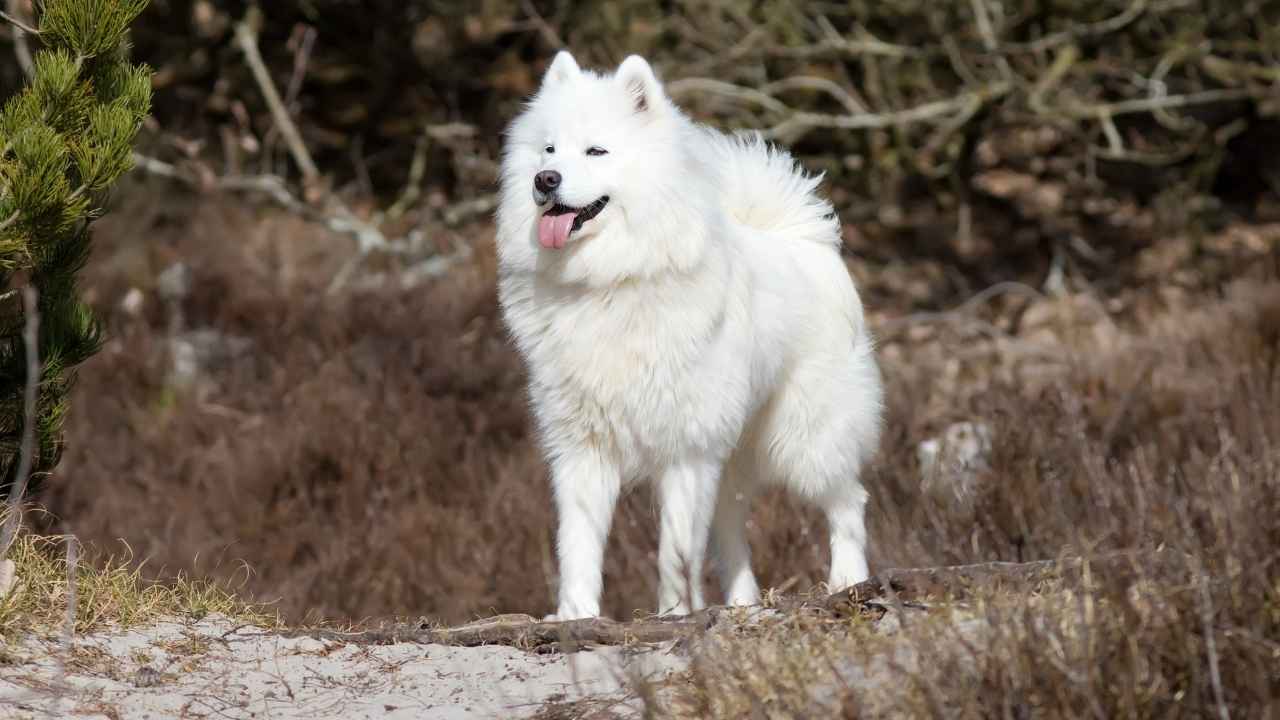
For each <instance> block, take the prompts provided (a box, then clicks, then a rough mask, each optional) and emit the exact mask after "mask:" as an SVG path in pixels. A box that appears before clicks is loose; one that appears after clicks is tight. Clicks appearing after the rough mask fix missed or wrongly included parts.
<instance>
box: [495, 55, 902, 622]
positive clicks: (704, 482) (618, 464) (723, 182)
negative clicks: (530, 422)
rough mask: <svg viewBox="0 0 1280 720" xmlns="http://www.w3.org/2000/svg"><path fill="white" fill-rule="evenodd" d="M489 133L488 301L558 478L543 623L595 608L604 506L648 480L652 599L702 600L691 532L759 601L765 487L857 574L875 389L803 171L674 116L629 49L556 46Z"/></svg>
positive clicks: (686, 607) (852, 297)
mask: <svg viewBox="0 0 1280 720" xmlns="http://www.w3.org/2000/svg"><path fill="white" fill-rule="evenodd" d="M505 142H506V147H505V150H504V154H503V163H502V178H501V202H500V205H499V207H498V210H497V218H498V237H497V243H498V256H499V268H500V269H499V274H500V279H499V296H500V299H501V302H502V308H503V313H504V317H505V320H506V322H507V324H508V326H509V327H510V329H511V332H512V335H513V337H514V339H515V343H516V345H517V347H518V349H519V351H520V353H521V355H522V356H523V358H524V360H525V362H526V363H527V365H528V368H529V374H530V383H529V393H530V399H531V401H532V407H533V414H534V417H535V418H536V422H537V428H538V431H539V439H540V443H541V446H542V448H543V450H544V453H545V456H546V458H547V460H548V462H549V464H550V469H551V475H552V481H553V484H554V489H555V502H556V508H557V512H558V516H559V528H558V534H557V554H558V557H559V569H560V582H559V607H558V610H557V612H556V614H555V615H554V616H553V617H554V618H558V619H569V618H579V617H590V616H596V615H599V613H600V592H601V585H602V579H601V572H602V569H601V568H602V564H603V554H604V547H605V540H606V538H607V536H608V533H609V525H610V521H611V519H612V516H613V511H614V505H615V503H616V501H617V499H618V495H619V493H620V492H621V490H622V489H623V488H625V487H626V486H627V485H628V484H630V483H633V482H636V481H640V480H646V479H647V480H652V481H653V482H654V483H655V485H656V492H657V495H658V498H659V499H660V501H661V531H660V541H659V551H658V563H659V589H658V611H659V612H663V613H687V612H689V611H690V610H695V609H698V608H700V607H703V600H702V592H701V590H700V584H701V583H700V578H701V570H702V559H703V556H704V555H705V553H706V548H707V541H708V539H709V536H710V540H711V544H712V550H713V554H714V557H715V560H716V569H717V571H718V574H719V578H720V581H721V584H722V587H723V589H724V593H725V600H726V602H728V603H733V604H753V603H755V602H757V601H758V599H759V589H758V587H757V585H756V580H755V577H754V575H753V574H752V571H751V567H750V557H749V551H748V547H747V540H746V534H745V533H746V517H747V510H748V506H749V502H750V500H751V497H752V495H753V493H755V491H756V490H757V489H759V488H761V487H764V486H767V485H769V484H781V485H783V486H785V487H787V488H789V489H790V490H791V491H793V492H795V493H798V494H799V495H800V496H802V497H805V498H808V499H809V500H810V501H812V502H814V503H816V504H817V505H818V506H819V507H820V508H821V509H822V510H823V511H824V512H825V513H826V516H827V520H828V522H829V527H830V531H831V571H830V578H829V584H830V586H831V587H832V589H835V588H838V587H845V586H848V585H850V584H852V583H855V582H858V581H861V580H863V579H865V578H866V577H867V562H866V559H865V547H866V530H865V526H864V521H863V517H864V511H865V507H866V501H867V493H866V491H865V490H864V488H863V485H862V483H861V482H860V480H859V472H860V471H861V470H862V468H863V466H864V464H865V463H866V461H867V459H868V457H869V456H870V455H871V454H872V453H873V452H874V450H875V447H876V445H877V444H878V442H879V436H880V425H881V405H882V388H881V380H880V373H879V370H878V368H877V366H876V361H875V356H874V351H873V347H872V338H871V337H870V335H869V333H868V331H867V328H866V326H865V323H864V320H863V313H862V304H861V301H860V300H859V297H858V293H857V291H856V290H855V288H854V285H853V282H852V280H851V279H850V277H849V273H848V271H847V269H846V268H845V266H844V264H843V261H842V260H841V258H840V253H839V246H840V229H839V227H840V226H839V222H838V220H837V219H836V218H835V215H834V212H833V211H832V208H831V206H830V204H829V203H828V202H826V201H825V200H823V199H821V198H819V197H818V196H817V195H815V194H814V191H815V189H816V187H817V185H818V183H819V181H820V179H821V178H820V177H810V176H806V175H804V174H803V173H802V172H801V171H800V170H799V169H798V168H797V167H796V163H795V162H794V161H793V160H792V159H791V157H790V156H789V155H788V154H787V153H785V152H784V151H781V150H778V149H775V148H771V147H769V146H767V145H766V144H764V143H763V142H762V141H759V140H757V139H754V138H750V137H731V136H726V135H723V134H721V133H719V132H718V131H716V130H714V129H711V128H708V127H705V126H701V125H698V124H695V123H693V122H692V121H691V120H690V119H689V118H688V117H687V116H686V115H685V114H684V113H683V112H681V110H680V109H679V108H677V107H676V106H675V105H674V104H673V102H672V101H671V99H670V98H668V97H667V95H666V94H665V92H664V90H663V87H662V85H661V84H660V83H659V81H658V79H657V78H656V77H655V75H654V73H653V70H652V69H651V68H650V66H649V64H648V63H647V62H645V61H644V60H643V59H642V58H640V57H637V56H631V57H628V58H627V59H626V60H625V61H624V62H623V63H622V64H621V65H620V66H619V67H618V69H617V71H616V72H615V73H614V74H613V75H601V74H597V73H594V72H591V71H586V70H582V69H580V68H579V67H578V65H577V63H576V62H575V61H574V59H573V57H572V56H571V55H570V54H569V53H568V52H563V51H562V52H560V53H559V54H558V55H556V57H555V59H554V61H553V62H552V63H551V66H550V68H549V69H548V70H547V72H546V75H545V76H544V77H543V81H542V86H541V88H540V89H539V90H538V91H537V93H536V95H535V96H534V97H533V98H532V99H531V100H530V102H529V104H528V106H527V107H526V109H525V111H524V112H523V113H522V114H521V115H520V116H519V117H518V118H517V119H516V120H515V121H514V122H513V123H512V125H511V126H510V128H509V129H508V134H507V137H506V140H505ZM690 579H692V580H691V581H690Z"/></svg>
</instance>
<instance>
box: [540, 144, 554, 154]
mask: <svg viewBox="0 0 1280 720" xmlns="http://www.w3.org/2000/svg"><path fill="white" fill-rule="evenodd" d="M542 151H543V152H545V153H550V154H552V155H554V154H555V152H556V146H555V145H548V146H546V147H544V148H542Z"/></svg>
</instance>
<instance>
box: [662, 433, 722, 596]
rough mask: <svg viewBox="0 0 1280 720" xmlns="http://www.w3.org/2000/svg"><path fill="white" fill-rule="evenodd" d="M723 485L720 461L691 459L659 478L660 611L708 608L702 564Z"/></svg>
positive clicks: (672, 467)
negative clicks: (718, 490) (721, 485)
mask: <svg viewBox="0 0 1280 720" xmlns="http://www.w3.org/2000/svg"><path fill="white" fill-rule="evenodd" d="M719 482H720V467H719V464H718V463H715V462H713V461H709V460H705V459H701V458H699V459H690V460H687V461H683V462H678V463H675V464H673V465H672V466H671V467H669V468H667V470H666V471H665V472H663V473H662V475H661V476H660V477H659V479H658V488H657V489H658V495H659V497H660V499H661V503H662V509H661V517H662V521H661V528H660V532H659V536H658V612H659V613H660V614H672V615H687V614H689V613H690V612H692V611H694V610H700V609H702V607H703V599H702V563H703V558H704V556H705V555H706V552H707V538H708V535H709V534H710V526H711V515H712V512H713V511H714V508H715V502H716V489H717V486H718V485H719Z"/></svg>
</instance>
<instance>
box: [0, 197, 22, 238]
mask: <svg viewBox="0 0 1280 720" xmlns="http://www.w3.org/2000/svg"><path fill="white" fill-rule="evenodd" d="M0 197H4V194H3V193H0ZM20 215H22V213H21V212H20V211H18V210H14V211H13V214H12V215H10V216H9V217H7V218H5V219H4V220H0V231H3V230H7V229H9V226H10V225H12V224H14V223H15V222H17V221H18V217H19V216H20Z"/></svg>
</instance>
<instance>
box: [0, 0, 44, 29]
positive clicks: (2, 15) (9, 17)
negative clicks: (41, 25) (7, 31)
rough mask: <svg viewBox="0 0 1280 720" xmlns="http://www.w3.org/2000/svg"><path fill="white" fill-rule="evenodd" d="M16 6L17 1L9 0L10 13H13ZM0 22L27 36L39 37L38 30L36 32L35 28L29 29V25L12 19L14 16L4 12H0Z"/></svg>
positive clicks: (14, 18)
mask: <svg viewBox="0 0 1280 720" xmlns="http://www.w3.org/2000/svg"><path fill="white" fill-rule="evenodd" d="M17 5H18V3H17V0H9V8H10V12H12V11H13V9H15V8H16V7H17ZM0 20H4V21H5V22H7V23H9V24H10V25H12V26H14V27H16V28H18V29H19V30H21V31H22V32H24V33H27V34H29V35H39V34H40V31H39V30H37V29H35V28H33V27H31V26H30V25H28V24H26V23H24V22H22V21H21V20H19V19H18V18H16V17H14V15H11V14H10V13H8V12H5V11H4V10H0Z"/></svg>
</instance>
